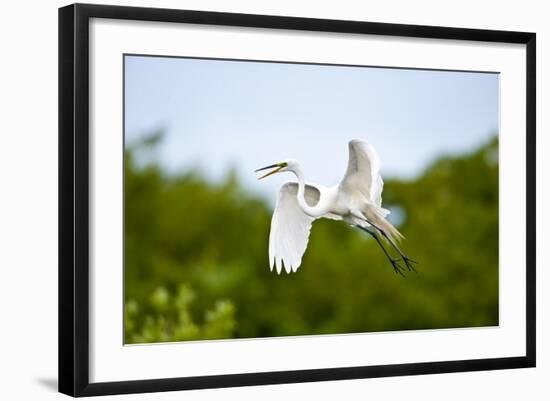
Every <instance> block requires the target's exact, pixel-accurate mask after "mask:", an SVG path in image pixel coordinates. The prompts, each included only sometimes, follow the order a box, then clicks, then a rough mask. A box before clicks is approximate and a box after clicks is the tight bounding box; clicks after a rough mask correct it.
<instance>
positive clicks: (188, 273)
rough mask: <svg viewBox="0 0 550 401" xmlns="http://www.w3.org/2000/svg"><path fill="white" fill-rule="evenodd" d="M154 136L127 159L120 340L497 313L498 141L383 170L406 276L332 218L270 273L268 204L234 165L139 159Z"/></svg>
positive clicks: (381, 326) (387, 324) (413, 325)
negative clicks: (299, 255) (206, 167)
mask: <svg viewBox="0 0 550 401" xmlns="http://www.w3.org/2000/svg"><path fill="white" fill-rule="evenodd" d="M156 135H157V136H158V138H157V137H155V140H153V141H149V142H151V143H144V144H139V145H136V146H133V147H130V148H127V151H126V157H125V247H126V248H125V262H126V263H125V296H126V309H125V334H126V342H127V343H142V342H155V341H181V340H197V339H213V338H248V337H265V336H280V335H303V334H328V333H346V332H369V331H382V330H384V331H387V330H404V329H409V330H411V329H428V328H449V327H472V326H491V325H497V324H498V142H497V140H496V138H495V139H494V140H493V141H491V142H490V143H488V144H487V145H485V146H483V147H482V148H480V149H479V150H478V151H476V152H474V153H471V154H467V155H464V156H461V157H442V158H441V159H439V160H437V161H435V162H434V163H433V164H432V165H431V166H430V167H429V168H428V169H427V170H426V171H425V172H424V173H423V174H422V175H421V176H420V177H418V178H417V179H415V180H411V181H402V180H390V179H387V180H386V183H385V188H384V204H385V206H390V207H392V208H395V209H397V210H398V211H399V213H393V214H392V215H390V219H391V217H392V216H395V215H397V214H399V215H401V216H402V220H403V221H402V222H401V223H400V226H399V230H400V231H401V232H402V233H403V234H404V235H405V236H406V237H407V240H406V241H404V242H403V243H402V247H403V249H404V250H405V253H407V254H408V255H409V256H411V257H412V258H413V259H415V260H418V261H419V262H420V264H419V265H418V271H419V273H418V274H414V273H412V274H409V275H408V276H407V277H406V278H402V277H400V276H398V275H396V274H395V273H394V272H393V269H392V268H391V266H390V265H389V263H388V262H387V260H386V259H385V258H384V256H383V254H382V252H381V250H380V249H379V248H378V246H377V245H376V243H375V242H374V241H373V240H372V239H371V238H369V237H368V235H365V234H364V233H362V232H360V231H359V230H354V229H351V228H350V227H347V226H346V225H345V224H343V223H341V222H335V221H329V220H321V221H318V222H315V224H314V225H313V229H312V233H311V237H310V242H309V246H308V250H307V251H306V254H305V256H304V259H303V264H302V266H301V267H300V269H299V270H298V272H297V273H295V274H290V275H287V274H281V275H277V274H276V273H272V272H270V271H269V267H268V260H267V259H268V258H267V245H268V236H269V224H270V220H271V212H272V211H271V210H270V208H269V207H268V206H267V205H266V204H265V202H264V201H263V200H261V199H258V198H256V197H255V196H253V195H251V194H249V193H247V192H246V191H245V190H244V189H243V188H242V187H241V186H240V185H239V183H238V181H237V180H236V179H235V177H234V175H231V174H230V175H229V177H228V178H227V179H226V180H225V182H223V183H221V184H213V183H210V182H207V181H206V180H204V179H203V178H202V177H201V176H200V175H199V174H197V173H195V172H193V171H188V172H184V173H182V174H179V175H168V174H166V173H164V172H163V171H162V170H161V169H160V168H159V167H158V166H157V165H155V164H154V163H149V164H144V165H140V164H139V163H137V162H136V160H135V154H136V152H138V151H139V152H146V149H147V148H148V147H149V148H151V147H152V146H154V145H155V144H156V143H157V142H158V141H160V140H161V139H162V135H161V134H159V133H157V134H156ZM274 196H275V194H274Z"/></svg>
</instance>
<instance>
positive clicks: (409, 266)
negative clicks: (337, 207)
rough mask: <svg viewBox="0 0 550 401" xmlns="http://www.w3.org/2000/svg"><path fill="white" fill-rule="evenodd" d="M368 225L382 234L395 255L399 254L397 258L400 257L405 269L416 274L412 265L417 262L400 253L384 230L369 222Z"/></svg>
mask: <svg viewBox="0 0 550 401" xmlns="http://www.w3.org/2000/svg"><path fill="white" fill-rule="evenodd" d="M368 223H369V224H370V225H372V226H373V227H374V228H376V229H377V230H378V231H379V232H380V234H382V235H383V236H384V238H386V240H387V241H388V242H389V243H390V245H391V246H392V247H393V249H395V250H396V251H397V253H398V254H399V256H401V259H403V262H405V265H406V266H407V269H409V271H411V270H412V271H413V272H415V273H418V272H417V271H416V269H415V268H414V266H413V263H418V262H417V261H416V260H412V259H411V258H409V257H408V256H407V255H405V254H404V253H403V252H402V251H401V249H399V247H398V246H397V245H395V242H393V240H392V239H391V238H390V237H389V236H388V235H387V234H386V232H385V231H384V230H382V229H381V228H380V227H378V226H377V225H375V224H372V223H371V222H370V221H369V222H368Z"/></svg>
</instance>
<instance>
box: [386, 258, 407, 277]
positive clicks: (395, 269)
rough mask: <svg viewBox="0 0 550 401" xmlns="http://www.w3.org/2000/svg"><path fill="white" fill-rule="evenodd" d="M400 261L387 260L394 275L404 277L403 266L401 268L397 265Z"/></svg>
mask: <svg viewBox="0 0 550 401" xmlns="http://www.w3.org/2000/svg"><path fill="white" fill-rule="evenodd" d="M400 260H401V259H389V261H390V263H391V264H392V266H393V270H394V271H395V273H396V274H400V275H401V276H403V277H405V269H404V268H403V266H401V265H400V264H399V261H400Z"/></svg>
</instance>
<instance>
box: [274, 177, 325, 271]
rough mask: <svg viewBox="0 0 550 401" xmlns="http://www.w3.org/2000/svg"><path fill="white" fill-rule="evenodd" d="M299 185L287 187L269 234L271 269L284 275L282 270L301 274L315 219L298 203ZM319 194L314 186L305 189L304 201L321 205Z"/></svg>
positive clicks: (283, 188)
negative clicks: (299, 268)
mask: <svg viewBox="0 0 550 401" xmlns="http://www.w3.org/2000/svg"><path fill="white" fill-rule="evenodd" d="M297 193H298V184H297V183H295V182H287V183H286V184H284V185H283V186H282V187H281V189H280V191H279V197H278V198H277V204H276V206H275V210H274V212H273V217H272V218H271V230H270V233H269V267H270V269H271V270H273V267H275V269H276V270H277V273H281V271H282V269H283V267H284V269H285V271H286V272H287V273H290V272H295V271H296V270H298V267H300V265H301V263H302V256H303V255H304V252H305V251H306V248H307V243H308V240H309V233H310V231H311V223H312V222H313V221H314V220H315V219H314V218H313V217H311V216H308V215H307V214H305V213H304V212H303V211H302V209H301V208H300V205H299V204H298V201H297V199H296V194H297ZM320 197H321V193H320V191H319V190H318V189H317V188H315V187H314V186H312V185H306V190H305V195H304V198H305V200H306V202H307V203H308V205H310V206H314V205H316V204H317V203H318V202H319V199H320Z"/></svg>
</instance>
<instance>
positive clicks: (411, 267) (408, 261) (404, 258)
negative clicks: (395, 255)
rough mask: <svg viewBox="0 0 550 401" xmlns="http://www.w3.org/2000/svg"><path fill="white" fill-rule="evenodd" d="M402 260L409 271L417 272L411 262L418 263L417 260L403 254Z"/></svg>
mask: <svg viewBox="0 0 550 401" xmlns="http://www.w3.org/2000/svg"><path fill="white" fill-rule="evenodd" d="M403 262H405V266H407V269H408V270H409V271H413V272H415V273H418V272H417V271H416V269H415V268H414V266H413V263H415V264H418V262H417V261H416V260H412V259H411V258H409V257H407V256H405V255H403Z"/></svg>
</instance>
